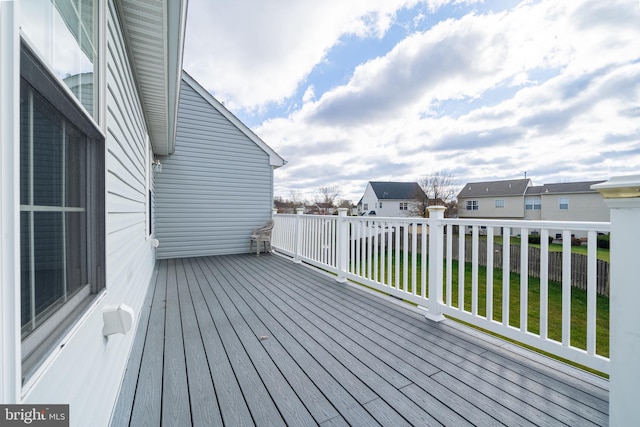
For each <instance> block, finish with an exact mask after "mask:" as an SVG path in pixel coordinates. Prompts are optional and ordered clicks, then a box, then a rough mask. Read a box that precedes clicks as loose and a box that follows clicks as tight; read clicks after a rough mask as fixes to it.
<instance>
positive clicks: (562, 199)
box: [558, 197, 569, 210]
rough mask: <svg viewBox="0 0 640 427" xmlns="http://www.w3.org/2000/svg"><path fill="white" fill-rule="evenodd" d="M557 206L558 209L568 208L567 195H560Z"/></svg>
mask: <svg viewBox="0 0 640 427" xmlns="http://www.w3.org/2000/svg"><path fill="white" fill-rule="evenodd" d="M558 207H559V208H560V210H567V209H569V198H568V197H560V201H559V204H558Z"/></svg>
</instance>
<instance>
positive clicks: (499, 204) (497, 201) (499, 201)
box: [496, 199, 504, 208]
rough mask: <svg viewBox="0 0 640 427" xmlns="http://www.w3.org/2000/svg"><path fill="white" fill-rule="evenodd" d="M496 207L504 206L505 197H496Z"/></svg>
mask: <svg viewBox="0 0 640 427" xmlns="http://www.w3.org/2000/svg"><path fill="white" fill-rule="evenodd" d="M496 208H504V199H496Z"/></svg>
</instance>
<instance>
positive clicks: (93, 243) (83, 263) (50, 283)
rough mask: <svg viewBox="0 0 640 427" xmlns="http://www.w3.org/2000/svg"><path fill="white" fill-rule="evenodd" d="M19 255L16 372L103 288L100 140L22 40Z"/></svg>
mask: <svg viewBox="0 0 640 427" xmlns="http://www.w3.org/2000/svg"><path fill="white" fill-rule="evenodd" d="M21 77H22V80H21V84H20V246H21V253H20V260H21V284H20V286H21V325H22V357H23V374H24V376H25V377H27V376H29V375H30V373H32V371H33V369H34V368H35V367H36V366H37V363H38V362H39V361H40V360H41V358H42V357H43V356H44V355H46V353H47V352H48V351H49V350H50V349H51V348H53V347H54V346H55V344H56V342H57V340H58V339H59V338H61V336H62V335H63V334H64V333H65V332H66V331H67V330H68V328H69V327H70V326H71V325H72V324H73V322H74V321H75V320H76V319H77V318H78V316H79V312H80V311H81V309H82V308H83V307H86V306H87V305H88V304H90V302H91V300H92V295H94V294H96V293H97V292H99V291H100V290H102V289H103V288H104V287H105V271H104V267H105V219H104V199H105V184H104V179H105V177H104V175H105V169H104V167H105V166H104V165H105V150H104V137H103V136H102V135H101V134H100V132H99V131H98V130H97V129H96V128H95V126H94V125H93V122H92V121H91V120H90V119H89V118H88V117H87V116H86V115H85V113H84V112H83V111H82V109H81V108H80V107H79V106H78V105H77V103H76V102H74V101H72V100H71V99H70V98H69V96H68V95H67V92H66V91H65V90H63V89H62V88H61V87H60V86H59V85H58V84H57V83H56V81H55V78H52V76H51V75H50V74H49V71H48V70H47V69H46V67H45V66H44V65H43V64H42V63H40V62H39V60H38V59H36V56H35V54H34V53H33V52H31V51H30V50H29V48H28V47H26V45H24V44H23V46H22V52H21Z"/></svg>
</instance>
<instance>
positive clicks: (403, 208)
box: [400, 202, 409, 211]
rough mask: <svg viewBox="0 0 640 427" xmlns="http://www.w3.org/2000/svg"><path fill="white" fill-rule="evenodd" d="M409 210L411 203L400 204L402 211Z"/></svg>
mask: <svg viewBox="0 0 640 427" xmlns="http://www.w3.org/2000/svg"><path fill="white" fill-rule="evenodd" d="M408 209H409V203H407V202H400V210H401V211H406V210H408Z"/></svg>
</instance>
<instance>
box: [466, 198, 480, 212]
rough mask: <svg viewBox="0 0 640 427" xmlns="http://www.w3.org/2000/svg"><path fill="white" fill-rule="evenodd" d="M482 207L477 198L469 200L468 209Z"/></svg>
mask: <svg viewBox="0 0 640 427" xmlns="http://www.w3.org/2000/svg"><path fill="white" fill-rule="evenodd" d="M479 209H480V205H479V203H478V201H477V200H467V210H468V211H477V210H479Z"/></svg>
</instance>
